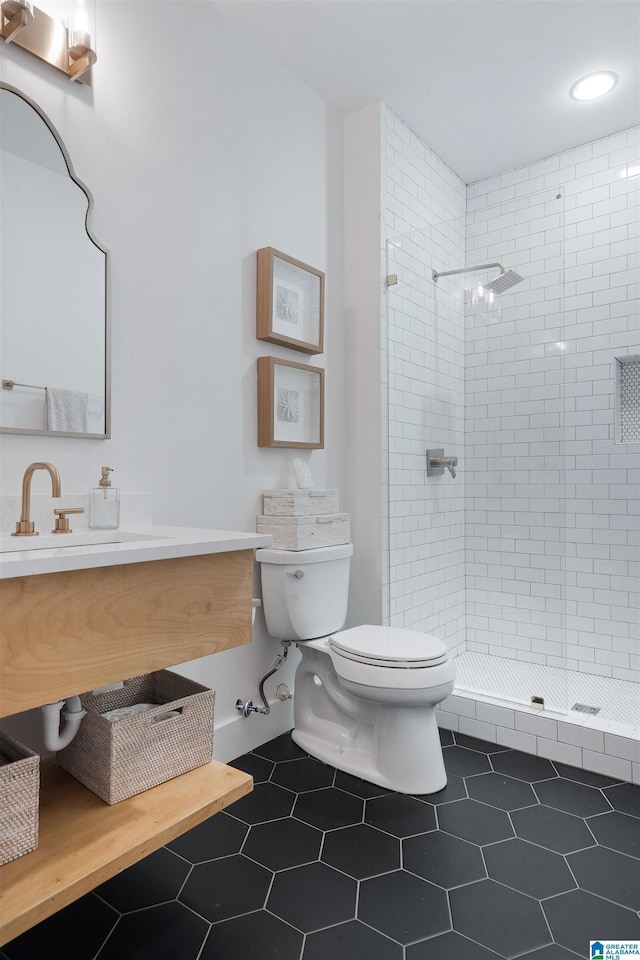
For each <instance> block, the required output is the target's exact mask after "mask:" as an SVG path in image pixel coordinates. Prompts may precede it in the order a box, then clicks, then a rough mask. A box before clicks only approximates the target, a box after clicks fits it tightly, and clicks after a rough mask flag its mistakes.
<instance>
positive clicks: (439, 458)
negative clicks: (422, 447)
mask: <svg viewBox="0 0 640 960" xmlns="http://www.w3.org/2000/svg"><path fill="white" fill-rule="evenodd" d="M457 466H458V458H457V457H445V456H444V450H427V476H428V477H439V476H441V475H442V474H443V473H444V468H445V467H446V468H447V470H448V471H449V473H450V474H451V476H452V477H453V479H454V480H455V476H456V467H457Z"/></svg>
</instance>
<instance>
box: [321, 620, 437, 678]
mask: <svg viewBox="0 0 640 960" xmlns="http://www.w3.org/2000/svg"><path fill="white" fill-rule="evenodd" d="M328 643H329V647H330V648H331V650H332V652H333V654H334V655H335V656H337V657H339V658H340V657H344V658H346V659H348V660H354V661H356V662H357V663H363V664H369V665H370V666H374V667H381V668H382V667H387V668H391V669H400V670H417V669H425V668H429V667H436V666H438V665H439V664H441V663H445V662H446V660H447V659H448V652H447V647H446V645H445V644H444V643H443V642H442V640H439V639H438V638H437V637H434V636H432V635H431V634H428V633H419V632H418V631H416V630H405V629H404V628H402V629H400V628H398V627H380V626H373V625H369V624H365V625H363V626H359V627H352V628H351V629H350V630H341V631H339V632H338V633H334V634H332V635H331V636H330V637H329V638H328Z"/></svg>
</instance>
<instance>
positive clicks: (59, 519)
mask: <svg viewBox="0 0 640 960" xmlns="http://www.w3.org/2000/svg"><path fill="white" fill-rule="evenodd" d="M53 512H54V513H55V514H56V525H55V527H54V528H53V530H52V531H51V533H73V530H72V529H71V527H70V526H69V521H68V520H67V514H68V513H84V507H56V509H55V510H54V511H53Z"/></svg>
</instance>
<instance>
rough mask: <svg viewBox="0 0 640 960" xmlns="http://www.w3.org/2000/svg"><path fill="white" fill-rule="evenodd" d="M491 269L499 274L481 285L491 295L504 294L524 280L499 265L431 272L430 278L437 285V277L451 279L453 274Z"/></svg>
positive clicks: (484, 264) (478, 265) (517, 274)
mask: <svg viewBox="0 0 640 960" xmlns="http://www.w3.org/2000/svg"><path fill="white" fill-rule="evenodd" d="M493 267H499V268H500V271H501V272H500V273H499V274H498V276H497V277H496V278H495V280H489V281H488V283H483V284H482V286H483V289H484V290H491V291H493V293H505V291H506V290H509V289H510V288H511V287H515V285H516V283H522V281H523V280H524V277H521V276H520V274H519V273H516V272H515V270H505V268H504V267H503V266H502V264H501V263H478V264H476V265H475V267H459V268H458V269H457V270H440V271H438V270H433V271H432V273H431V276H432V278H433V280H434V282H435V283H437V282H438V277H451V276H453V274H455V273H473V272H474V271H476V270H491V269H492V268H493Z"/></svg>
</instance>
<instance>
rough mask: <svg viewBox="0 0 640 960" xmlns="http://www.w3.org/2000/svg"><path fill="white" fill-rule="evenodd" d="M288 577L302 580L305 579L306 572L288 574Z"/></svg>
mask: <svg viewBox="0 0 640 960" xmlns="http://www.w3.org/2000/svg"><path fill="white" fill-rule="evenodd" d="M287 576H288V577H295V578H296V580H302V578H303V577H304V570H296V571H295V572H294V573H287Z"/></svg>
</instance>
